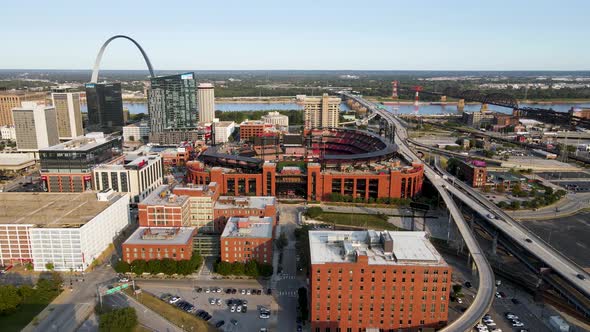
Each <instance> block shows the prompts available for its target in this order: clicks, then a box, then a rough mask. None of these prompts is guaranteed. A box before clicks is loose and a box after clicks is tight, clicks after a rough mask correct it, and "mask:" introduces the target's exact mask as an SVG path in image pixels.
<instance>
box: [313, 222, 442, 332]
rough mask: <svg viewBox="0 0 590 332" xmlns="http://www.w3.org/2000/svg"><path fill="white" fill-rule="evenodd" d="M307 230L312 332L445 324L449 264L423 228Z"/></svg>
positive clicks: (393, 328)
mask: <svg viewBox="0 0 590 332" xmlns="http://www.w3.org/2000/svg"><path fill="white" fill-rule="evenodd" d="M309 234H310V236H309V241H310V252H311V271H310V282H311V286H310V298H311V306H310V312H311V331H312V332H328V331H332V332H334V331H355V332H356V331H365V330H367V329H375V330H376V331H377V330H378V331H398V329H403V330H404V331H417V330H418V329H419V328H425V327H431V328H440V327H443V326H444V325H446V322H447V317H448V303H449V294H450V290H451V289H450V288H451V268H450V267H449V266H448V265H447V264H446V262H445V261H444V260H443V259H442V257H441V256H440V255H439V254H438V252H437V251H436V249H435V248H434V247H433V246H432V244H430V242H429V241H428V239H427V238H426V234H425V233H424V232H388V231H385V232H377V231H371V230H369V231H312V232H310V233H309Z"/></svg>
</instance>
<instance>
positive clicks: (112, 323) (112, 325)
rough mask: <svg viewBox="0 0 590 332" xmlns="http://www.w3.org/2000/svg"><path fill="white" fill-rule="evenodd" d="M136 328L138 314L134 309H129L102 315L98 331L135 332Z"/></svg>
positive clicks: (116, 310)
mask: <svg viewBox="0 0 590 332" xmlns="http://www.w3.org/2000/svg"><path fill="white" fill-rule="evenodd" d="M136 326H137V313H136V312H135V309H134V308H130V307H127V308H123V309H115V310H113V311H110V312H107V313H103V314H101V315H100V318H99V325H98V330H99V331H105V332H111V331H112V332H115V331H117V332H119V331H121V332H123V331H133V330H134V328H135V327H136Z"/></svg>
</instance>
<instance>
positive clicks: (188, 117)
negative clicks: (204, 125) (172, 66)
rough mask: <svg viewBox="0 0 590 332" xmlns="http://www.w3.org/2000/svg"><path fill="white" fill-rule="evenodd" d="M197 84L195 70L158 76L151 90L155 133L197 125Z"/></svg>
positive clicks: (152, 118) (149, 102) (150, 108)
mask: <svg viewBox="0 0 590 332" xmlns="http://www.w3.org/2000/svg"><path fill="white" fill-rule="evenodd" d="M196 92H197V88H196V81H195V78H194V73H184V74H179V75H170V76H161V77H154V78H152V79H151V88H150V90H149V91H148V109H149V114H150V129H151V132H152V134H154V133H160V132H164V131H184V130H190V129H194V128H196V127H197V122H198V114H197V96H196Z"/></svg>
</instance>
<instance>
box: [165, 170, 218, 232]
mask: <svg viewBox="0 0 590 332" xmlns="http://www.w3.org/2000/svg"><path fill="white" fill-rule="evenodd" d="M172 191H173V192H174V194H176V195H179V196H188V197H189V198H188V200H189V220H190V225H191V226H195V227H197V232H199V233H213V232H215V225H214V220H215V217H214V213H213V206H214V205H215V202H217V199H218V198H219V185H217V183H215V182H210V183H209V184H208V185H194V184H188V185H186V186H175V187H174V189H173V190H172Z"/></svg>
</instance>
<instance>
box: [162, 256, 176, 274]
mask: <svg viewBox="0 0 590 332" xmlns="http://www.w3.org/2000/svg"><path fill="white" fill-rule="evenodd" d="M161 264H162V270H161V271H162V272H164V273H166V274H167V275H173V274H174V273H176V261H175V260H173V259H171V258H164V259H163V260H162V263H161Z"/></svg>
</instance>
